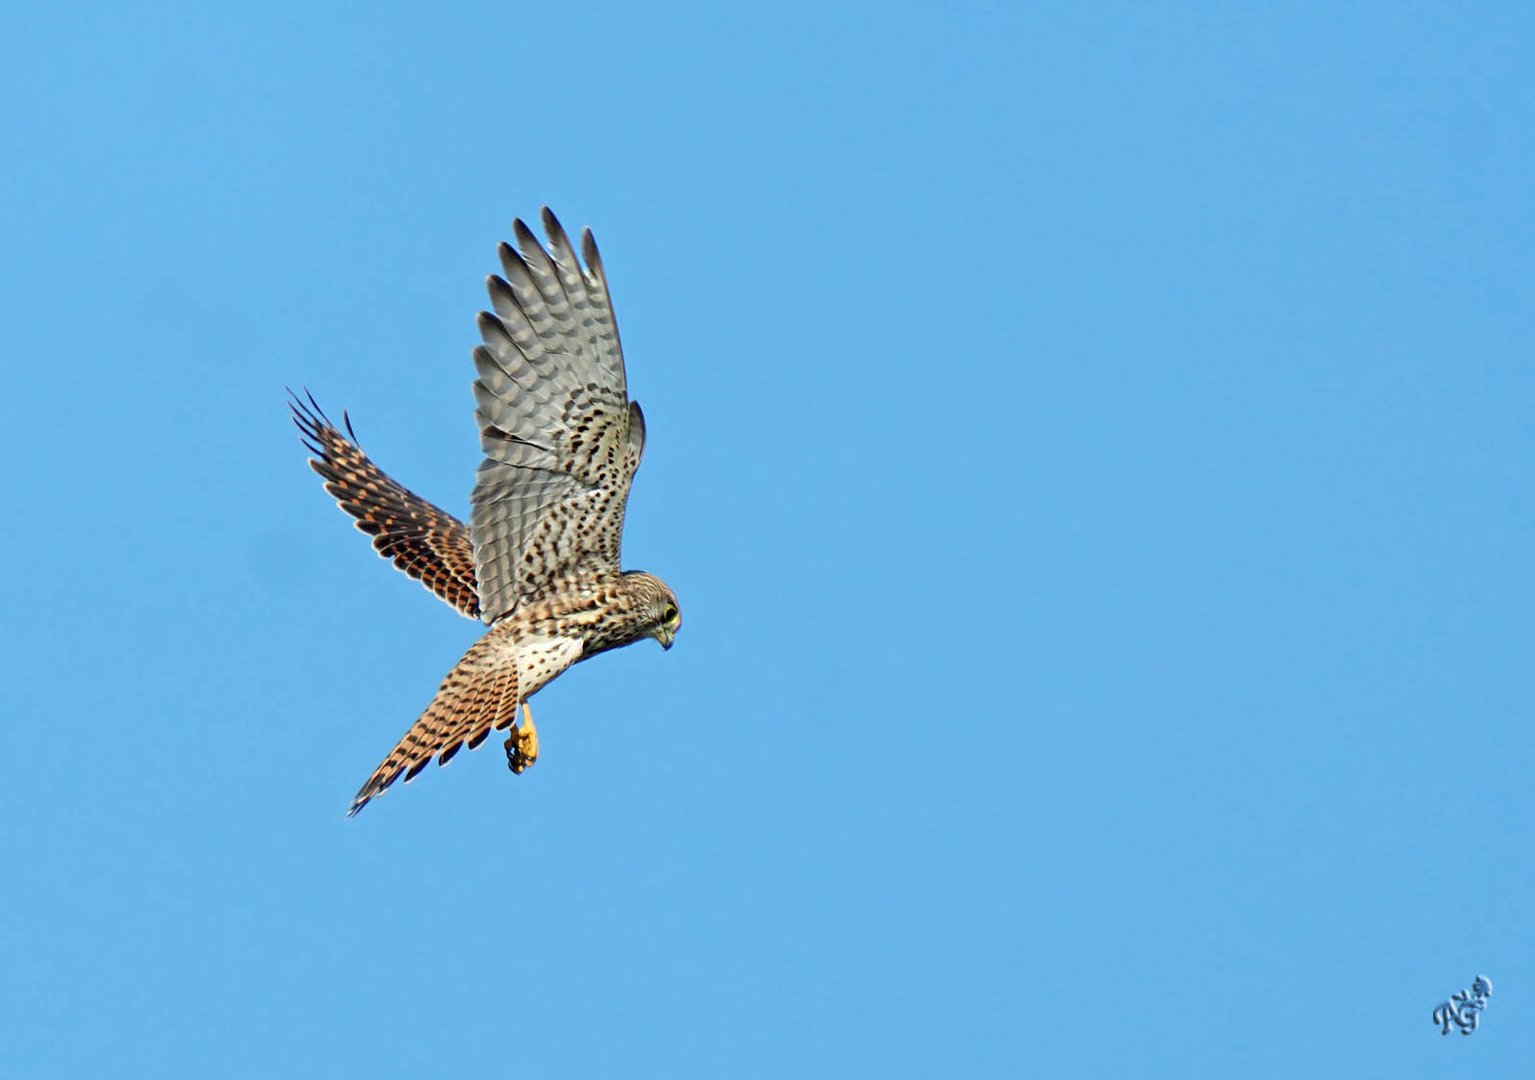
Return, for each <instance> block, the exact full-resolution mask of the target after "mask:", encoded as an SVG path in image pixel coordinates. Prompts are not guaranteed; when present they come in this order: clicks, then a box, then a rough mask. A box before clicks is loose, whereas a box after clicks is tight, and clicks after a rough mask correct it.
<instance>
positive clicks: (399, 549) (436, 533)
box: [289, 396, 480, 619]
mask: <svg viewBox="0 0 1535 1080" xmlns="http://www.w3.org/2000/svg"><path fill="white" fill-rule="evenodd" d="M289 404H290V405H291V407H292V409H293V422H294V423H295V424H297V425H298V429H299V431H300V432H301V433H302V435H303V438H304V445H305V446H306V447H307V448H308V449H309V452H310V453H312V454H313V455H314V457H313V458H311V459H310V461H309V467H310V468H312V469H313V470H314V471H315V472H317V473H319V474H320V476H321V477H323V478H324V480H325V490H326V491H328V492H330V493H331V494H332V495H333V496H335V498H336V503H337V505H339V506H340V507H341V509H343V510H345V511H346V512H347V513H348V514H350V515H351V516H352V517H354V518H356V519H357V527H358V528H359V529H361V530H362V531H363V532H365V533H367V534H368V535H369V536H371V537H373V547H374V550H376V551H377V552H378V553H379V554H380V555H382V556H383V557H384V558H386V559H389V560H390V561H392V562H393V563H394V565H395V566H397V567H399V568H400V569H401V570H403V571H405V573H407V574H409V575H410V576H411V577H413V578H415V579H416V580H417V581H419V582H421V584H423V585H425V586H426V587H427V588H428V589H430V590H431V591H432V592H434V593H436V594H437V596H439V597H440V598H441V599H443V600H445V601H446V602H447V603H449V604H451V605H452V606H453V607H454V608H455V609H456V610H457V611H459V612H460V613H461V614H463V615H465V616H467V617H469V618H471V619H478V618H479V617H480V597H479V587H478V585H477V583H476V581H475V574H474V547H473V545H472V544H471V543H470V540H469V529H468V527H467V526H466V525H465V524H464V523H463V522H462V521H459V520H458V519H457V518H455V517H454V516H453V515H451V514H449V513H447V512H445V511H443V510H441V509H439V508H438V507H436V506H433V505H432V504H431V503H429V502H427V501H426V500H425V499H423V498H421V497H420V496H419V495H416V494H415V493H413V492H411V491H409V490H408V489H406V488H405V487H403V486H401V485H400V484H398V483H396V482H395V481H394V480H391V479H390V478H389V476H388V475H386V474H385V473H384V471H383V470H382V469H380V468H379V467H378V466H377V465H375V464H373V462H372V461H370V460H368V455H367V454H364V453H363V452H362V448H361V447H359V446H358V445H357V436H356V434H355V433H354V432H353V431H352V422H351V420H350V419H349V418H348V417H347V416H346V414H345V413H343V414H342V422H343V423H344V424H345V425H346V434H342V432H341V431H340V429H338V428H337V427H336V426H335V425H334V424H332V423H331V422H330V420H329V419H328V418H327V417H326V416H325V414H324V413H323V412H321V411H320V406H319V405H318V404H316V403H315V400H314V398H313V397H312V396H310V397H309V400H308V402H307V403H306V402H304V401H302V400H300V399H299V398H298V397H297V396H295V397H294V398H293V400H292V401H291V402H290V403H289Z"/></svg>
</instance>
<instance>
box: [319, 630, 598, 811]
mask: <svg viewBox="0 0 1535 1080" xmlns="http://www.w3.org/2000/svg"><path fill="white" fill-rule="evenodd" d="M580 658H581V638H580V637H579V636H574V637H568V638H530V639H523V640H522V641H516V642H514V641H511V640H510V638H509V637H508V636H507V635H504V634H502V633H501V632H500V631H499V630H498V631H492V632H491V633H489V634H486V635H485V636H484V637H482V638H480V640H479V641H476V642H475V643H474V644H473V645H472V646H470V648H469V651H468V652H467V653H465V654H464V658H463V659H462V660H460V661H459V662H458V664H457V665H456V666H455V667H454V668H453V670H452V671H450V672H448V677H447V678H446V679H444V680H443V681H442V685H441V686H440V687H438V689H437V696H436V697H434V698H433V699H432V703H431V704H430V705H428V706H427V708H426V712H424V713H422V714H421V718H420V719H419V720H417V721H416V722H415V723H414V724H412V725H411V727H410V730H409V731H407V732H406V733H405V735H404V737H403V738H401V739H400V741H399V742H398V743H396V744H395V748H394V749H393V750H391V751H389V756H388V757H386V758H384V760H383V761H382V762H381V763H380V764H379V767H378V768H376V769H374V770H373V775H372V776H370V777H368V782H367V783H366V784H364V785H363V786H362V788H361V789H360V790H359V791H358V792H357V796H356V797H355V798H354V799H353V800H352V808H351V809H350V810H348V811H347V816H348V817H350V816H352V815H353V814H355V813H357V811H359V810H361V809H362V808H363V807H364V806H366V805H367V804H368V801H369V800H370V799H373V798H374V797H375V796H377V795H379V794H381V793H382V792H383V791H384V789H385V788H387V787H388V786H389V785H390V784H392V783H394V782H395V781H396V780H398V779H400V778H401V777H403V778H404V779H405V782H406V783H409V782H410V781H411V780H414V779H415V778H416V776H417V774H419V773H420V772H421V770H422V769H424V768H426V767H427V765H428V764H429V763H430V762H431V760H432V758H434V757H435V758H437V763H438V764H439V765H446V764H447V763H448V762H449V761H451V760H452V759H453V755H454V754H457V753H458V752H459V750H461V749H462V748H463V747H465V746H467V747H468V748H469V749H471V750H474V749H477V748H478V747H479V745H480V744H481V743H482V742H484V741H485V739H486V737H487V736H488V735H489V734H490V733H491V732H492V731H500V730H501V729H502V728H506V727H509V726H510V725H511V724H512V723H513V722H514V721H515V720H516V719H517V708H518V706H519V705H521V704H522V694H523V691H524V684H525V682H526V685H529V686H531V687H532V688H533V689H537V688H538V687H539V686H541V685H543V683H545V682H547V681H548V680H549V679H552V678H553V677H554V676H555V675H558V674H559V673H560V672H561V671H564V670H565V669H566V668H568V667H569V666H570V665H571V664H574V663H575V662H576V661H577V660H579V659H580ZM520 674H521V676H522V677H519V676H520Z"/></svg>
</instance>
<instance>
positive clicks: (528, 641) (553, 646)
mask: <svg viewBox="0 0 1535 1080" xmlns="http://www.w3.org/2000/svg"><path fill="white" fill-rule="evenodd" d="M506 651H507V653H509V654H510V657H511V660H512V662H513V663H514V664H516V666H517V683H518V686H519V688H520V689H521V692H522V696H523V698H529V697H531V696H532V695H533V693H534V691H536V690H538V689H539V688H540V687H542V686H543V685H544V684H545V683H547V682H548V681H549V680H550V679H552V678H554V677H555V676H556V675H558V674H559V673H560V672H562V671H564V670H565V669H566V668H568V667H569V666H570V665H571V664H574V663H575V662H576V661H577V660H579V659H581V641H580V639H579V638H569V637H544V636H540V635H533V636H529V637H524V638H521V639H519V640H516V641H511V642H508V643H507V645H506Z"/></svg>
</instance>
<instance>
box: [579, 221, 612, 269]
mask: <svg viewBox="0 0 1535 1080" xmlns="http://www.w3.org/2000/svg"><path fill="white" fill-rule="evenodd" d="M581 259H582V261H583V262H585V263H586V267H587V269H588V270H590V271H591V272H592V276H593V277H594V278H596V279H597V280H598V281H601V282H606V281H607V280H608V278H607V275H606V274H605V273H604V272H603V269H602V255H601V254H600V253H599V252H598V251H597V238H596V237H594V236H593V235H592V230H590V229H582V230H581Z"/></svg>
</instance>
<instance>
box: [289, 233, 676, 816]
mask: <svg viewBox="0 0 1535 1080" xmlns="http://www.w3.org/2000/svg"><path fill="white" fill-rule="evenodd" d="M543 224H544V230H545V232H546V233H547V234H548V236H549V245H548V248H547V249H546V248H545V247H544V246H543V245H542V244H540V243H539V242H538V240H537V238H536V237H534V235H533V233H532V231H531V230H530V229H528V227H527V226H526V225H524V224H523V223H522V222H521V221H517V222H514V224H513V231H514V234H515V237H516V240H517V246H516V247H512V246H511V245H507V244H503V245H501V250H500V254H501V266H502V271H503V274H504V276H501V277H491V278H490V279H489V283H488V287H489V291H490V298H491V306H492V307H493V308H494V309H495V311H494V314H492V313H490V312H482V313H481V314H480V320H479V324H480V333H481V336H482V338H483V339H484V344H483V345H481V346H480V347H478V348H476V349H475V351H474V361H475V368H476V370H477V371H478V373H479V379H478V380H476V382H475V384H474V393H475V402H476V406H477V408H476V417H477V419H478V421H479V425H480V444H481V448H482V449H483V451H484V454H485V460H484V461H483V462H482V463H481V465H480V472H479V478H478V481H477V482H476V484H475V488H474V494H473V496H472V497H471V505H472V511H473V512H472V514H471V517H470V524H469V525H468V526H465V525H464V523H463V522H461V521H459V520H458V519H456V518H454V517H453V516H452V515H450V514H448V513H446V512H444V511H442V510H440V509H438V508H437V507H436V506H433V505H432V504H431V503H429V502H427V501H425V500H424V499H421V498H420V497H418V496H416V495H414V494H412V493H411V492H410V491H408V490H406V489H405V488H404V487H402V486H400V485H399V484H397V483H396V482H395V481H393V480H391V479H390V478H389V477H388V476H387V475H385V474H384V473H383V472H382V471H381V470H380V469H379V468H378V467H377V466H375V465H374V464H373V463H372V462H371V461H369V460H368V457H367V455H365V454H364V453H363V452H362V450H361V449H360V448H359V447H358V445H357V440H356V436H355V435H354V434H353V433H352V428H351V423H350V421H349V420H347V418H346V417H345V414H343V422H344V423H345V425H346V434H342V432H341V431H340V429H338V428H337V427H336V426H335V425H333V424H331V423H330V421H329V420H327V419H326V418H325V415H324V413H323V412H321V411H320V408H319V406H318V405H317V404H315V402H314V399H313V398H312V397H311V398H309V400H308V402H307V403H306V402H304V401H302V400H300V399H298V398H294V400H293V402H292V408H293V414H294V421H295V422H296V423H297V424H298V426H299V429H300V431H301V432H302V434H303V436H304V440H305V445H306V446H308V448H309V449H310V451H311V452H312V453H313V454H314V455H315V457H314V458H313V459H312V460H311V461H310V465H311V466H312V467H313V468H314V470H315V471H316V472H317V473H319V474H320V475H321V476H322V477H323V478H324V479H325V489H326V490H327V491H328V492H330V493H331V494H332V495H333V496H335V498H336V499H337V501H338V503H339V504H340V506H341V508H342V509H343V510H345V511H346V512H347V513H348V514H350V515H351V516H352V517H353V518H355V519H356V520H357V527H358V528H359V529H362V530H363V531H364V532H366V533H369V534H370V535H372V536H373V538H374V539H373V546H374V547H375V548H376V549H377V550H378V552H379V553H380V554H382V555H383V556H384V557H386V558H388V559H390V560H392V561H393V562H394V564H395V565H396V566H397V567H399V568H400V569H401V570H403V571H405V572H406V573H407V574H409V575H410V576H411V577H414V578H416V579H417V580H419V581H421V582H422V583H423V584H425V585H426V587H427V588H428V589H430V590H431V591H432V592H433V593H435V594H436V595H437V596H439V597H441V598H442V599H443V600H445V601H447V602H448V603H449V604H452V605H453V607H454V608H456V609H457V610H458V611H460V612H461V613H463V614H464V615H467V616H469V617H471V618H476V617H477V618H480V619H482V620H484V621H485V622H487V623H489V624H490V630H489V631H488V632H487V633H486V634H485V636H484V637H482V638H481V639H480V640H479V641H477V642H475V644H474V645H473V646H472V647H471V648H470V649H469V651H468V652H467V653H466V654H465V655H464V657H463V659H461V660H460V661H459V662H458V664H457V665H456V666H455V667H454V668H453V670H452V671H450V672H449V673H448V676H447V678H446V679H444V680H443V683H442V685H441V686H440V687H439V688H438V691H437V694H436V696H435V697H434V698H433V700H432V702H431V704H430V705H428V706H427V709H426V711H425V712H424V713H422V714H421V717H420V718H419V719H418V720H417V721H416V722H415V724H413V725H412V726H411V728H410V730H409V731H407V732H406V733H405V735H404V737H403V738H401V740H400V741H399V743H398V744H397V745H396V746H395V748H394V749H393V750H392V751H390V753H389V755H388V756H387V757H386V758H385V759H384V761H383V762H382V763H381V764H380V765H379V767H378V768H377V769H375V770H374V772H373V775H372V776H370V777H369V778H368V781H367V783H365V784H364V785H363V786H362V789H361V790H360V791H358V793H357V797H356V798H355V799H354V800H353V802H352V807H351V813H353V814H355V813H357V812H358V811H359V810H361V809H362V808H363V806H365V805H366V804H367V803H368V801H369V800H370V799H373V798H374V797H376V796H377V795H379V794H381V793H382V792H383V791H384V790H385V789H387V788H388V787H389V786H390V785H391V784H393V783H394V782H395V781H396V780H401V779H403V780H405V781H409V780H411V779H413V778H414V777H415V776H416V775H417V774H419V773H420V771H421V770H422V769H423V768H425V767H426V765H427V764H428V763H429V762H430V761H431V760H432V759H433V758H434V757H435V758H436V759H437V761H438V763H439V764H443V765H445V764H447V763H448V761H449V760H450V759H451V758H452V757H453V756H454V755H455V754H457V753H458V752H459V750H460V749H462V748H463V747H465V746H467V747H469V748H470V749H471V750H472V749H474V748H476V747H477V746H479V745H480V744H481V743H482V742H483V741H484V740H485V739H486V738H487V737H488V736H489V734H490V733H491V732H492V731H499V730H502V729H505V728H508V727H510V728H511V729H512V731H511V735H510V736H509V737H508V739H507V744H506V745H507V759H508V764H509V765H510V766H511V768H512V770H513V771H514V772H521V771H522V770H523V769H525V768H526V767H527V766H528V765H531V764H532V762H533V760H534V759H535V758H536V757H537V753H538V739H537V732H536V730H535V729H534V728H533V725H532V717H531V715H530V714H528V713H527V711H526V710H527V700H528V698H530V697H531V696H532V695H533V694H534V693H536V692H537V691H538V690H539V689H540V688H542V687H543V686H544V685H545V684H547V683H548V682H549V681H550V680H551V679H553V678H554V677H555V676H557V675H559V674H560V672H562V671H564V670H565V669H566V668H568V667H570V666H571V665H572V664H574V663H577V662H578V661H580V660H584V659H587V658H588V657H591V656H595V655H596V654H597V653H600V652H604V651H606V650H607V649H612V648H617V647H619V646H622V645H628V644H631V643H632V642H635V641H639V640H641V639H643V638H647V637H650V638H655V639H656V640H657V641H659V642H660V643H661V644H662V646H663V647H665V648H670V647H671V643H672V639H673V637H674V636H675V634H676V632H677V628H678V626H679V625H680V623H681V617H680V615H679V614H678V611H677V600H676V597H675V596H673V595H672V592H671V590H670V589H668V588H667V587H666V585H664V584H663V583H662V582H661V581H660V580H659V579H657V578H655V577H653V576H652V575H650V574H646V573H642V572H637V571H628V572H625V571H621V570H620V569H619V549H620V543H621V540H622V535H623V523H624V508H625V506H626V504H627V501H628V496H629V486H630V483H631V482H632V480H633V477H634V472H635V470H636V469H637V468H638V467H639V462H640V456H641V453H642V452H643V450H644V445H645V422H644V416H643V414H641V412H640V408H639V406H638V405H637V404H635V403H634V402H632V401H630V400H629V396H628V389H627V386H626V381H625V375H624V363H623V354H622V351H621V349H620V347H619V342H618V328H617V324H616V323H615V322H614V319H613V311H612V305H611V301H610V299H609V296H608V289H607V279H606V277H605V276H604V273H603V270H602V261H601V259H600V257H599V256H598V254H597V246H596V244H595V243H594V242H593V240H592V236H591V233H590V232H589V231H588V232H584V233H583V235H582V245H581V246H582V256H584V265H583V259H582V258H581V257H578V256H577V255H576V253H575V249H574V248H573V247H572V245H571V243H570V240H569V238H568V237H567V236H566V235H565V231H564V229H563V228H561V227H560V223H559V222H558V221H557V220H556V219H555V217H554V215H553V214H552V213H550V212H549V210H548V209H547V208H546V209H545V210H544V211H543ZM519 710H521V711H522V712H523V714H524V716H525V717H526V721H527V722H526V724H524V725H519V724H518V723H517V715H518V712H519Z"/></svg>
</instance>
